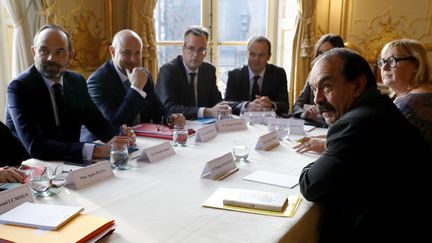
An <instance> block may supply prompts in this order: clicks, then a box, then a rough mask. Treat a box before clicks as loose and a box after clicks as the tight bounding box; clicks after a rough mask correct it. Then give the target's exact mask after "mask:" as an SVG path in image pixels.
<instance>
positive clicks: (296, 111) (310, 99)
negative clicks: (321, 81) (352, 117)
mask: <svg viewBox="0 0 432 243" xmlns="http://www.w3.org/2000/svg"><path fill="white" fill-rule="evenodd" d="M314 98H315V96H314V94H313V92H312V89H311V87H310V85H309V80H306V83H305V86H304V87H303V90H302V91H301V93H300V95H299V97H298V98H297V100H296V102H295V103H294V106H293V116H294V117H295V118H301V117H300V116H301V114H302V113H303V112H304V109H303V106H304V105H305V104H308V105H315V101H314ZM305 121H306V122H305V124H308V125H313V126H317V127H328V124H327V123H326V122H325V120H324V118H323V117H319V118H316V119H305Z"/></svg>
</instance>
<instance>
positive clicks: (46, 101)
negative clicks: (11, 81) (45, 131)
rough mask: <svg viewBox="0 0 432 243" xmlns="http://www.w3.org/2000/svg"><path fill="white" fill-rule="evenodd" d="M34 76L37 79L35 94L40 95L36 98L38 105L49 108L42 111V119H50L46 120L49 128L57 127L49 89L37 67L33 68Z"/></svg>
mask: <svg viewBox="0 0 432 243" xmlns="http://www.w3.org/2000/svg"><path fill="white" fill-rule="evenodd" d="M31 72H32V74H31V76H34V77H36V82H34V85H35V88H34V93H33V94H40V95H36V96H35V97H34V98H35V99H36V100H37V101H36V104H37V103H40V104H39V105H38V106H39V107H47V108H43V109H41V110H40V112H41V113H42V114H40V116H41V117H48V118H50V119H45V121H46V122H47V125H48V126H49V127H55V126H56V123H55V116H54V107H53V103H52V100H51V95H50V93H49V91H48V87H47V86H46V84H45V82H44V80H43V78H42V75H41V74H40V73H39V72H38V71H37V69H36V67H35V66H33V68H32V70H31Z"/></svg>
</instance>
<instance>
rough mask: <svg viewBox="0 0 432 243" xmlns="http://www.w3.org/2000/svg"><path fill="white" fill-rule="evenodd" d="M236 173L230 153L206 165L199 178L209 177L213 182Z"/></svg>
mask: <svg viewBox="0 0 432 243" xmlns="http://www.w3.org/2000/svg"><path fill="white" fill-rule="evenodd" d="M236 171H238V168H237V166H236V164H235V162H234V159H233V156H232V154H231V153H226V154H224V155H222V156H220V157H218V158H216V159H213V160H210V161H208V162H207V163H206V165H205V167H204V170H203V172H202V173H201V178H204V177H210V178H211V179H213V180H222V179H223V178H225V177H227V176H229V175H231V174H232V173H234V172H236Z"/></svg>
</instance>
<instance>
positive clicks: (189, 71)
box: [183, 61, 199, 74]
mask: <svg viewBox="0 0 432 243" xmlns="http://www.w3.org/2000/svg"><path fill="white" fill-rule="evenodd" d="M183 66H184V67H185V69H186V74H189V73H198V71H199V68H197V70H195V71H192V70H190V69H189V68H188V66H187V65H186V64H185V62H184V61H183Z"/></svg>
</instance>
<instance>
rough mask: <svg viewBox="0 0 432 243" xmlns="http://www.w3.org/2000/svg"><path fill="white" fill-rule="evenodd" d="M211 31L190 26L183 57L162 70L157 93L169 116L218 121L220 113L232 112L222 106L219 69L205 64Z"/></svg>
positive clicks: (165, 65) (178, 57) (166, 65)
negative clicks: (217, 81)
mask: <svg viewBox="0 0 432 243" xmlns="http://www.w3.org/2000/svg"><path fill="white" fill-rule="evenodd" d="M208 36H209V34H208V31H207V30H206V29H205V28H203V27H200V26H190V27H188V28H187V29H186V31H185V33H184V44H183V55H180V56H177V57H176V58H174V59H173V60H171V61H170V62H168V63H165V64H164V65H163V66H162V67H161V68H160V70H159V76H158V81H157V84H156V93H157V94H158V95H159V97H160V99H161V102H162V104H163V105H164V106H165V108H166V109H167V110H168V114H173V113H183V115H184V116H185V117H186V119H188V120H193V119H196V118H202V117H217V114H218V110H229V109H230V107H229V106H228V105H226V104H225V103H219V102H220V101H221V100H222V95H221V93H220V91H219V90H218V87H217V86H216V69H215V67H214V66H213V65H212V64H210V63H208V62H204V58H205V56H206V54H207V42H208Z"/></svg>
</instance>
